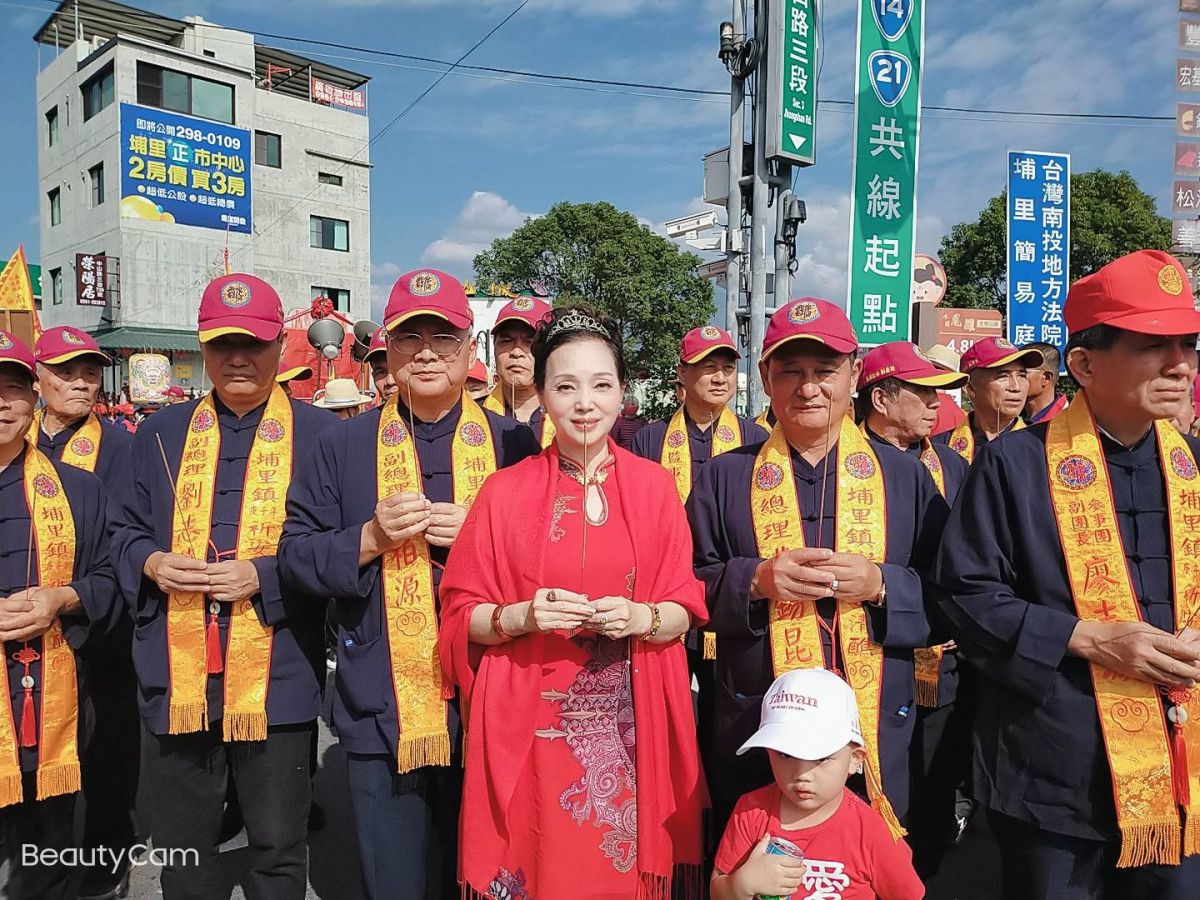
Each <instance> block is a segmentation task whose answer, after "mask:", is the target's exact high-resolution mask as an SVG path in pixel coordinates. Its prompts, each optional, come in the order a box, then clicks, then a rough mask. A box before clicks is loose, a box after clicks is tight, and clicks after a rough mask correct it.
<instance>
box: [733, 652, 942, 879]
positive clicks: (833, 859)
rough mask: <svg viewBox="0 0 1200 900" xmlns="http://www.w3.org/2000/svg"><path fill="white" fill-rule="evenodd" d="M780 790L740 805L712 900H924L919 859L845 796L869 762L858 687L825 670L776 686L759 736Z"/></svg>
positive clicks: (766, 790) (785, 678)
mask: <svg viewBox="0 0 1200 900" xmlns="http://www.w3.org/2000/svg"><path fill="white" fill-rule="evenodd" d="M755 747H761V748H763V749H764V750H766V751H767V755H768V756H769V757H770V759H771V771H772V772H773V773H774V775H775V783H774V784H769V785H767V786H766V787H763V788H760V789H759V790H757V791H751V792H750V793H748V794H744V795H742V798H741V799H740V800H739V801H738V803H737V806H736V807H735V808H734V810H733V816H732V817H731V818H730V820H729V824H728V825H727V826H726V827H725V834H724V836H723V837H722V838H721V846H720V847H719V848H718V850H717V858H716V866H715V868H714V870H713V876H712V897H713V900H751V898H754V897H770V898H776V897H778V898H786V897H793V898H794V900H804V898H809V897H812V898H817V897H819V898H821V900H867V898H876V897H878V898H882V900H920V898H922V897H924V896H925V887H924V885H922V884H921V880H920V879H919V878H918V877H917V873H916V872H915V871H914V870H913V865H912V851H911V850H909V848H908V845H907V844H906V843H904V841H897V840H895V839H894V838H893V837H892V835H891V833H890V832H889V831H888V827H887V825H886V824H885V823H884V821H883V818H882V817H881V816H880V815H879V813H877V812H875V810H873V809H872V808H871V807H870V806H869V805H868V804H867V803H866V802H864V801H863V800H861V799H860V798H859V797H858V796H857V795H856V794H854V793H852V792H851V791H850V790H848V789H847V788H846V779H847V778H849V777H850V775H852V774H855V773H857V772H861V771H862V767H863V762H864V760H865V758H866V755H865V753H864V751H863V738H862V732H861V730H860V728H859V724H858V707H857V705H856V704H855V702H854V691H853V690H852V689H851V688H850V685H848V684H846V682H844V681H842V679H840V678H838V676H836V675H834V674H833V673H832V672H829V671H827V670H825V669H798V670H796V671H793V672H788V673H786V674H784V675H781V676H780V677H778V678H776V679H775V683H774V684H772V685H771V689H770V690H769V691H767V694H766V696H765V697H764V698H763V704H762V720H761V724H760V726H759V729H758V731H756V732H755V733H754V735H753V736H752V737H751V738H750V740H748V741H746V743H745V744H743V745H742V747H741V749H739V750H738V753H739V754H742V753H745V752H746V751H747V750H750V749H753V748H755Z"/></svg>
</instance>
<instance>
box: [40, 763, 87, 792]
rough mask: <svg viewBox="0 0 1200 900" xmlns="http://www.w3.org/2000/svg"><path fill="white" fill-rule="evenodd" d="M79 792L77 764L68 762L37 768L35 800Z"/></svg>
mask: <svg viewBox="0 0 1200 900" xmlns="http://www.w3.org/2000/svg"><path fill="white" fill-rule="evenodd" d="M77 790H79V763H78V762H73V763H71V762H68V763H60V764H58V765H51V766H38V770H37V798H38V799H39V800H45V799H46V798H47V797H57V796H58V795H59V794H71V793H74V792H75V791H77Z"/></svg>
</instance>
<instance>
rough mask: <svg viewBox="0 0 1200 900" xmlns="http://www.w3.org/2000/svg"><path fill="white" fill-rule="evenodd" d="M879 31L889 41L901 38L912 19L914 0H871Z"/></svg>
mask: <svg viewBox="0 0 1200 900" xmlns="http://www.w3.org/2000/svg"><path fill="white" fill-rule="evenodd" d="M870 3H871V12H872V13H874V14H875V24H876V25H878V26H879V33H880V34H882V35H883V36H884V37H885V38H887V39H888V40H889V41H896V40H899V39H900V35H902V34H904V30H905V29H906V28H908V23H909V21H910V20H911V19H912V14H913V0H870Z"/></svg>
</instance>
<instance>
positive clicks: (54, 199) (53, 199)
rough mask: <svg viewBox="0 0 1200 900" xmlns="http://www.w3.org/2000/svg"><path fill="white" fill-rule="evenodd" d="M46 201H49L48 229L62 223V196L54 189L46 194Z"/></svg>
mask: <svg viewBox="0 0 1200 900" xmlns="http://www.w3.org/2000/svg"><path fill="white" fill-rule="evenodd" d="M46 199H48V200H49V201H50V227H51V228H53V227H54V226H55V225H57V224H58V223H59V222H61V221H62V194H61V193H60V192H59V189H58V188H55V189H54V190H52V191H50V192H49V193H48V194H46Z"/></svg>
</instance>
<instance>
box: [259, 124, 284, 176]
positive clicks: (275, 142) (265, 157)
mask: <svg viewBox="0 0 1200 900" xmlns="http://www.w3.org/2000/svg"><path fill="white" fill-rule="evenodd" d="M254 161H255V162H256V163H258V164H259V165H260V166H270V167H271V168H273V169H278V168H280V167H281V166H282V165H283V150H282V147H281V140H280V137H279V135H277V134H271V132H269V131H256V132H254Z"/></svg>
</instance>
